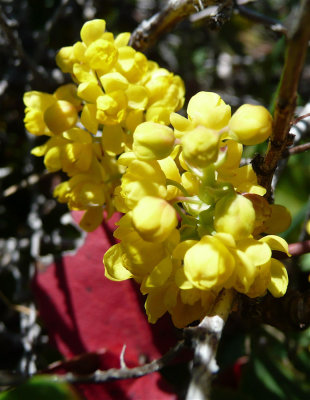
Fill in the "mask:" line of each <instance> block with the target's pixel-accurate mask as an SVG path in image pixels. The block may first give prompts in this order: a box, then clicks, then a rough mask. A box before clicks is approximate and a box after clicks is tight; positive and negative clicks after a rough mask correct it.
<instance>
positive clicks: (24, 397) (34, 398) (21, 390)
mask: <svg viewBox="0 0 310 400" xmlns="http://www.w3.org/2000/svg"><path fill="white" fill-rule="evenodd" d="M43 399H44V400H80V399H81V398H80V397H79V396H78V394H77V393H76V392H75V391H74V389H73V388H72V387H71V386H70V385H69V384H67V383H56V382H53V378H52V377H51V376H48V375H40V376H36V377H34V378H31V379H29V380H28V381H27V382H25V383H23V384H21V385H19V386H18V387H16V388H14V389H11V390H8V391H6V392H3V393H1V394H0V400H43Z"/></svg>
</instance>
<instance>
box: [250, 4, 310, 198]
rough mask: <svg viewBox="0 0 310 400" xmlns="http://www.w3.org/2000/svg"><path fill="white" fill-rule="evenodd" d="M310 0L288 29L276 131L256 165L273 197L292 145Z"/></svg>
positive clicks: (308, 33)
mask: <svg viewBox="0 0 310 400" xmlns="http://www.w3.org/2000/svg"><path fill="white" fill-rule="evenodd" d="M309 20H310V0H303V1H302V3H301V7H300V10H299V17H298V18H297V20H296V23H295V24H294V25H293V26H292V28H291V29H290V30H289V32H288V35H287V36H288V43H287V50H286V57H285V64H284V68H283V71H282V76H281V81H280V86H279V90H278V95H277V99H276V106H275V113H274V122H273V132H272V135H271V138H270V140H269V144H268V148H267V152H266V154H265V156H264V157H263V158H255V159H254V160H253V167H254V169H255V172H256V173H257V177H258V182H259V184H260V185H262V186H264V187H265V188H266V189H267V193H266V197H267V198H269V199H270V198H271V196H272V189H271V182H272V177H273V174H274V172H275V170H276V167H277V165H278V162H279V160H280V159H281V158H282V155H283V153H284V151H285V149H286V147H287V145H288V140H289V130H290V127H291V121H292V120H293V116H294V111H295V107H296V98H297V88H298V83H299V79H300V75H301V71H302V68H303V66H304V61H305V57H306V53H307V49H308V41H309V39H310V24H309Z"/></svg>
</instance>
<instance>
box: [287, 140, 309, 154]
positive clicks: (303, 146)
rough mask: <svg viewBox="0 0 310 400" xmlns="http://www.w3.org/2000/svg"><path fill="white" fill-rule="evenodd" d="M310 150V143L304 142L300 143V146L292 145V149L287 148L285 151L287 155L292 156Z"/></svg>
mask: <svg viewBox="0 0 310 400" xmlns="http://www.w3.org/2000/svg"><path fill="white" fill-rule="evenodd" d="M308 150H310V143H303V144H300V145H299V146H295V147H291V148H290V149H287V151H286V152H285V153H284V156H285V157H289V156H292V155H294V154H299V153H304V152H305V151H308Z"/></svg>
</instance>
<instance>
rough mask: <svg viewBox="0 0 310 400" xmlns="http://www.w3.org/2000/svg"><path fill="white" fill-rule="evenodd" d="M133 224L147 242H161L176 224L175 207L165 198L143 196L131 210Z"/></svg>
mask: <svg viewBox="0 0 310 400" xmlns="http://www.w3.org/2000/svg"><path fill="white" fill-rule="evenodd" d="M132 222H133V226H134V228H135V229H136V231H137V232H138V233H139V235H140V236H141V237H142V238H143V239H144V240H146V241H148V242H163V241H164V240H166V239H167V237H168V236H169V235H170V234H171V232H172V231H173V230H174V228H175V227H176V226H177V223H178V220H177V216H176V211H175V209H174V208H173V207H172V206H171V205H170V204H169V203H168V202H167V201H165V200H163V199H160V198H157V197H151V196H146V197H143V198H142V199H141V200H140V201H139V202H138V204H137V205H136V207H135V208H134V209H133V211H132Z"/></svg>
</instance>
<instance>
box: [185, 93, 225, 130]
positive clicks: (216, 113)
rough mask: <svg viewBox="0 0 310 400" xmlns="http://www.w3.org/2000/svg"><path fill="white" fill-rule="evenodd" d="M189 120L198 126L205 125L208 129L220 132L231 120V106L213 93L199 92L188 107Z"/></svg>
mask: <svg viewBox="0 0 310 400" xmlns="http://www.w3.org/2000/svg"><path fill="white" fill-rule="evenodd" d="M187 114H188V116H189V119H190V120H191V121H193V122H194V123H195V124H196V126H197V125H203V126H204V127H206V128H208V129H214V130H220V129H223V128H225V126H227V124H228V122H229V120H230V114H231V112H230V106H228V105H227V104H225V102H224V101H223V100H222V99H221V97H220V96H219V95H218V94H216V93H212V92H199V93H197V94H196V95H195V96H193V97H192V98H191V99H190V101H189V103H188V106H187Z"/></svg>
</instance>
